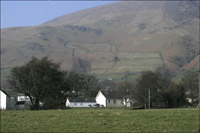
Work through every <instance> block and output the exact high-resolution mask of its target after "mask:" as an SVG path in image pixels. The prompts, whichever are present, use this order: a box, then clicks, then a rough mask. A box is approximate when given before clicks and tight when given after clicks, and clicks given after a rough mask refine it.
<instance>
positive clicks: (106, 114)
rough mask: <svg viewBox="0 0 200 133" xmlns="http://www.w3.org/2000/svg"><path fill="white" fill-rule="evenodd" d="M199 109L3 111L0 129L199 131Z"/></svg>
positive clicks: (28, 130)
mask: <svg viewBox="0 0 200 133" xmlns="http://www.w3.org/2000/svg"><path fill="white" fill-rule="evenodd" d="M198 113H199V109H198V108H195V109H194V108H190V109H189V108H187V109H152V110H125V109H111V110H110V109H105V108H89V109H86V108H82V109H80V108H79V109H67V110H49V111H1V132H198V125H199V121H198V119H199V116H198Z"/></svg>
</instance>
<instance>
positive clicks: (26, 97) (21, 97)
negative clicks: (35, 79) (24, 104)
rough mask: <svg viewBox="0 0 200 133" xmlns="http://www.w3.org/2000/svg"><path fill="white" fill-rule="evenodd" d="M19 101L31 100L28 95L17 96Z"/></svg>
mask: <svg viewBox="0 0 200 133" xmlns="http://www.w3.org/2000/svg"><path fill="white" fill-rule="evenodd" d="M17 101H30V98H29V97H28V96H17Z"/></svg>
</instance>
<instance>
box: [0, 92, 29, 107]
mask: <svg viewBox="0 0 200 133" xmlns="http://www.w3.org/2000/svg"><path fill="white" fill-rule="evenodd" d="M30 105H31V102H30V99H29V98H28V97H27V96H23V95H21V94H9V93H7V92H6V91H4V90H0V110H5V109H7V110H13V109H16V110H23V109H29V108H30Z"/></svg>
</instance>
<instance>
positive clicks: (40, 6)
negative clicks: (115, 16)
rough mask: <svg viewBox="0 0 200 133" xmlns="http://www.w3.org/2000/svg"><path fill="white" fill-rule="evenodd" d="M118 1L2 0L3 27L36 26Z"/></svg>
mask: <svg viewBox="0 0 200 133" xmlns="http://www.w3.org/2000/svg"><path fill="white" fill-rule="evenodd" d="M113 2H116V1H1V28H7V27H16V26H34V25H39V24H41V23H44V22H47V21H49V20H52V19H54V18H57V17H59V16H62V15H65V14H68V13H71V12H75V11H79V10H82V9H86V8H91V7H95V6H99V5H105V4H109V3H113Z"/></svg>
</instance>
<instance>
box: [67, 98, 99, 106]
mask: <svg viewBox="0 0 200 133" xmlns="http://www.w3.org/2000/svg"><path fill="white" fill-rule="evenodd" d="M94 106H96V101H95V99H94V98H67V101H66V107H94Z"/></svg>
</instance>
